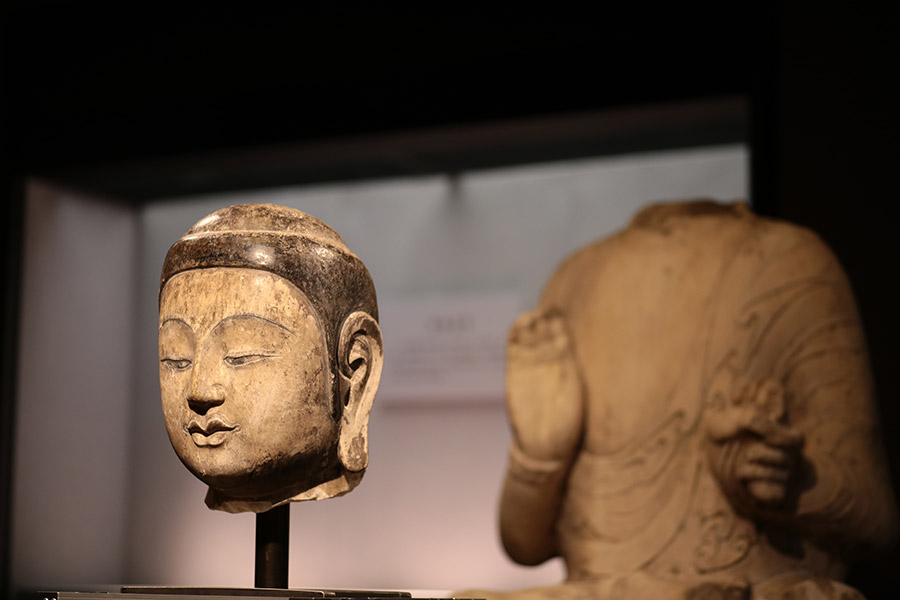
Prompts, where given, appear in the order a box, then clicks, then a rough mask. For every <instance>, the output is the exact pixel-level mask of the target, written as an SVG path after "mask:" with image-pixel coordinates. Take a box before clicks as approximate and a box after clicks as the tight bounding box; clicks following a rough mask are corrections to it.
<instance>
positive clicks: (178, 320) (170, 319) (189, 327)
mask: <svg viewBox="0 0 900 600" xmlns="http://www.w3.org/2000/svg"><path fill="white" fill-rule="evenodd" d="M166 323H181V324H182V325H184V326H185V327H187V328H188V329H190V330H191V331H193V330H194V328H193V327H191V326H190V325H188V324H187V322H186V321H184V320H183V319H179V318H178V317H169V318H168V319H166V320H165V321H163V322H162V323H160V324H159V327H160V329H162V326H163V325H165V324H166Z"/></svg>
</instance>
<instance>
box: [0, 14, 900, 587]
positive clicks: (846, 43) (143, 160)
mask: <svg viewBox="0 0 900 600" xmlns="http://www.w3.org/2000/svg"><path fill="white" fill-rule="evenodd" d="M120 4H125V3H120ZM338 4H339V3H321V4H317V3H292V4H286V5H285V6H266V7H261V6H257V5H251V6H249V7H246V6H240V7H226V6H216V5H209V6H208V7H204V8H200V7H196V6H192V7H190V8H188V7H185V6H179V7H177V8H175V7H165V6H160V5H156V4H154V5H148V6H146V7H141V8H135V7H133V6H121V5H120V6H118V7H116V6H110V7H103V8H102V9H101V8H96V7H94V8H92V7H88V6H84V5H83V4H82V3H70V4H62V3H60V4H57V3H48V2H29V3H27V4H26V3H24V2H20V3H16V2H13V3H7V4H6V6H5V8H4V9H3V10H4V12H5V14H4V17H5V18H4V20H3V24H4V31H3V40H4V44H5V48H4V51H3V55H2V60H3V94H2V98H3V123H2V128H3V129H2V144H3V146H2V150H3V157H2V165H0V169H2V179H3V183H4V192H5V194H6V198H5V199H4V200H5V202H4V208H3V210H4V212H3V244H4V247H3V250H4V251H3V260H4V270H3V279H4V282H3V283H4V287H3V315H2V317H3V320H2V327H3V330H2V334H3V337H2V343H3V346H2V353H3V356H2V359H3V361H2V369H3V371H2V403H0V409H2V421H0V424H2V429H0V442H2V448H0V490H2V492H3V493H2V494H0V573H2V578H0V589H7V588H8V581H9V573H8V564H9V561H8V551H9V546H8V539H9V525H10V524H9V493H10V492H9V487H10V486H9V484H10V481H11V479H10V464H11V463H10V461H11V449H12V447H13V438H14V431H13V428H12V425H11V424H12V423H13V422H14V410H15V404H14V401H13V399H14V398H15V355H16V353H15V348H16V327H17V322H18V320H17V312H18V289H19V281H20V278H21V272H20V259H21V233H22V218H23V189H24V188H23V182H24V180H25V178H26V177H28V176H38V177H43V178H45V179H49V180H51V181H55V182H58V183H60V184H63V185H68V186H72V187H76V188H81V189H85V190H88V191H91V192H94V193H100V194H105V195H109V196H111V197H114V198H118V199H121V201H123V202H140V201H142V200H144V199H147V198H152V197H156V196H161V195H167V194H184V193H190V192H206V191H217V190H224V189H234V188H239V187H254V186H262V185H285V184H291V183H303V182H312V181H325V180H333V179H346V178H359V177H373V176H374V177H377V176H389V175H399V174H411V173H423V172H446V171H454V170H458V169H471V168H479V167H484V166H497V165H503V164H514V163H517V162H527V161H531V160H549V159H557V158H569V157H577V156H585V155H590V154H600V153H610V152H628V151H633V150H641V149H645V150H646V149H659V148H668V147H677V146H680V145H682V146H683V145H698V144H704V143H718V142H728V141H740V140H745V141H748V142H749V143H750V144H751V152H752V154H751V186H752V190H751V195H752V202H753V205H754V207H755V209H756V210H757V212H760V213H763V214H767V215H771V216H776V217H779V218H785V219H788V220H791V221H794V222H797V223H801V224H804V225H807V226H809V227H811V228H813V229H814V230H816V231H818V232H819V233H820V234H821V235H822V236H823V237H824V238H825V240H826V241H827V242H828V243H829V244H830V245H831V246H832V248H833V249H834V250H835V252H836V254H837V255H838V257H839V258H840V260H841V261H842V263H843V264H844V266H845V268H846V270H847V271H848V274H849V275H850V278H851V281H852V283H853V286H854V289H855V291H856V294H857V299H858V301H859V305H860V309H861V312H862V316H863V320H864V323H865V325H866V329H867V334H868V337H869V342H870V346H871V351H872V365H873V369H874V373H875V378H876V384H877V387H878V393H879V404H880V407H881V411H882V418H883V421H884V424H885V442H886V445H887V447H888V453H889V457H890V459H891V468H892V474H893V479H894V481H895V488H896V487H897V483H896V482H900V477H898V474H900V413H898V409H897V407H896V399H897V398H898V391H900V390H898V377H897V374H896V365H897V364H898V359H900V351H898V342H897V340H898V339H900V317H898V310H897V307H898V306H900V295H898V289H900V286H898V285H897V283H896V278H897V274H898V272H900V269H898V268H897V266H896V259H897V257H898V255H900V252H898V250H900V243H898V237H897V236H896V235H895V230H896V228H897V227H896V225H895V223H896V221H895V220H894V214H895V213H896V212H897V211H896V208H895V207H896V205H897V203H898V201H900V198H898V194H897V191H896V190H897V186H896V183H895V177H896V175H895V173H896V171H897V169H896V166H895V165H896V160H897V158H898V152H897V144H898V141H900V135H898V133H900V127H898V121H900V120H898V115H897V107H898V106H900V95H898V92H897V91H896V90H895V89H894V87H895V86H894V81H895V80H896V79H897V73H898V71H900V69H898V64H897V63H898V57H900V48H898V42H897V38H898V25H900V20H898V15H897V12H898V10H897V9H896V8H890V9H887V8H882V9H880V10H874V9H870V8H867V7H863V6H859V5H856V4H852V5H851V4H849V3H847V4H846V5H838V4H836V3H834V4H828V5H825V6H823V5H822V4H821V3H818V4H813V3H800V2H793V3H790V4H789V5H784V6H777V7H773V6H771V5H768V4H764V3H750V2H741V3H731V4H730V5H728V6H721V5H720V6H712V5H710V6H697V5H692V6H684V5H675V6H672V5H669V6H666V7H664V8H661V7H659V6H652V5H648V4H640V3H633V4H629V5H627V6H626V5H624V3H604V4H602V5H600V6H597V7H594V8H592V9H591V10H590V11H583V12H576V11H572V10H571V9H569V8H564V7H562V6H559V7H557V6H555V4H554V3H545V4H546V5H545V6H542V7H540V9H538V7H529V6H528V5H521V4H512V3H511V4H510V5H509V6H504V7H498V6H492V5H491V6H486V5H478V6H476V5H472V6H471V7H467V5H464V4H459V3H454V4H449V3H448V4H447V5H444V6H431V5H428V8H423V7H424V6H425V4H424V3H421V4H422V6H420V7H418V8H408V9H404V8H400V7H399V6H398V5H392V6H374V5H365V6H363V5H359V6H356V5H353V4H349V5H347V4H344V5H341V6H339V5H338ZM483 4H484V3H483ZM721 4H725V3H721ZM736 97H743V98H746V100H747V102H746V106H747V107H748V109H749V111H748V112H747V113H746V115H747V116H748V117H749V118H748V119H746V120H745V119H740V118H736V117H735V114H736V113H735V112H734V111H732V110H729V109H727V107H728V106H733V102H732V104H728V101H727V100H726V102H725V104H724V106H726V109H725V110H724V112H722V114H719V113H717V112H716V111H717V110H720V109H721V106H723V104H722V103H721V102H719V100H721V99H723V98H724V99H734V98H736ZM695 101H699V102H700V104H694V105H693V106H700V107H701V108H700V109H699V110H701V112H702V111H703V108H702V107H703V106H708V107H709V110H708V111H707V112H706V113H705V114H701V115H699V116H698V115H696V114H695V115H694V117H695V118H694V120H693V121H692V120H691V118H690V114H689V113H690V111H688V113H678V115H676V116H675V117H672V116H671V115H670V117H669V118H668V120H667V119H666V118H662V119H655V120H654V118H653V115H654V114H656V115H657V116H658V114H659V113H658V111H657V113H654V112H653V111H654V110H657V109H658V107H659V106H665V105H666V104H667V103H674V105H679V103H684V102H695ZM703 102H709V104H708V105H704V104H703ZM716 107H719V108H718V109H717V108H716ZM643 109H646V111H647V113H646V114H647V115H648V117H647V120H646V123H649V124H652V127H651V126H650V125H646V126H644V127H643V128H642V127H641V124H640V122H641V119H640V118H639V115H640V114H643V113H641V112H640V111H641V110H643ZM622 111H626V113H627V111H632V112H631V113H628V114H632V115H638V117H637V118H636V122H637V123H636V124H635V122H634V121H635V119H634V118H633V119H632V123H631V125H630V126H629V127H628V128H626V130H627V131H628V132H630V134H629V135H625V134H622V135H618V136H616V135H612V136H611V135H606V136H605V137H604V138H603V140H599V141H598V139H595V138H592V137H591V136H587V135H579V133H578V123H580V122H581V121H579V120H578V119H579V118H583V115H585V114H589V115H595V116H596V115H601V116H602V115H603V114H607V113H608V114H610V115H621V114H625V113H623V112H622ZM695 112H696V111H695ZM720 112H721V111H720ZM686 114H687V116H685V115H686ZM679 115H680V116H679ZM717 115H718V116H717ZM738 116H740V115H738ZM567 118H568V119H569V120H568V121H566V119H567ZM529 119H530V120H532V121H533V122H535V123H537V125H535V126H533V127H531V128H530V129H529V128H525V129H522V128H521V127H519V128H518V129H517V127H516V126H511V127H508V128H505V129H504V128H500V129H497V123H521V122H528V121H529ZM542 119H543V120H542ZM548 119H549V120H548ZM601 120H602V119H601ZM613 120H615V119H613ZM560 123H562V124H563V125H565V124H566V123H568V129H566V128H565V127H557V125H559V124H560ZM736 123H737V124H736ZM573 124H574V125H573ZM492 128H493V129H492ZM563 130H565V131H566V132H567V133H565V134H564V135H563V134H560V133H559V132H560V131H563ZM433 131H439V132H443V133H442V135H439V136H436V137H435V136H431V137H429V136H428V135H424V137H423V134H422V132H433ZM448 132H449V134H448ZM453 132H463V133H460V134H459V135H456V136H454V135H453ZM479 132H482V133H479ZM485 132H487V133H485ZM498 132H499V133H498ZM510 132H512V133H510ZM516 132H518V133H516ZM523 132H524V133H523ZM322 148H326V149H327V151H322V150H321V149H322ZM898 571H900V560H898V554H897V552H896V551H894V553H893V554H890V555H888V556H887V557H886V558H883V559H879V560H874V561H866V562H863V563H860V565H858V566H856V567H854V569H853V571H852V573H851V582H852V583H854V584H855V585H857V586H858V587H859V588H860V589H861V590H863V591H864V592H865V593H866V594H867V596H868V597H869V598H889V597H890V598H893V597H895V596H896V593H897V590H898V589H900V574H898Z"/></svg>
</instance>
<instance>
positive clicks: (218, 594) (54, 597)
mask: <svg viewBox="0 0 900 600" xmlns="http://www.w3.org/2000/svg"><path fill="white" fill-rule="evenodd" d="M37 597H39V598H41V599H42V600H120V599H124V600H176V599H184V598H188V599H190V600H201V599H202V600H242V599H243V600H252V599H258V598H287V599H297V600H310V599H312V598H325V599H328V600H392V599H399V598H403V599H407V598H408V599H409V600H436V599H431V598H427V599H426V598H413V597H412V594H411V593H410V592H401V591H384V590H315V589H287V590H286V589H276V588H208V587H142V586H126V587H123V588H121V590H120V591H119V592H39V593H38V596H37Z"/></svg>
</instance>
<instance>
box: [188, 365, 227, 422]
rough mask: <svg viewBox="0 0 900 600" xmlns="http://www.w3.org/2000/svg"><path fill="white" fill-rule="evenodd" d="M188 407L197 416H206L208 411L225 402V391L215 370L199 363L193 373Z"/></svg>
mask: <svg viewBox="0 0 900 600" xmlns="http://www.w3.org/2000/svg"><path fill="white" fill-rule="evenodd" d="M187 402H188V406H189V407H190V409H191V410H192V411H194V412H195V413H197V414H200V415H205V414H206V413H207V411H208V410H209V409H211V408H213V407H215V406H219V405H220V404H222V403H223V402H225V389H224V388H223V387H222V384H221V383H219V382H218V380H217V377H216V373H215V369H210V368H209V365H203V364H202V363H199V364H197V365H195V367H194V369H193V371H192V372H191V389H190V391H189V393H188V398H187Z"/></svg>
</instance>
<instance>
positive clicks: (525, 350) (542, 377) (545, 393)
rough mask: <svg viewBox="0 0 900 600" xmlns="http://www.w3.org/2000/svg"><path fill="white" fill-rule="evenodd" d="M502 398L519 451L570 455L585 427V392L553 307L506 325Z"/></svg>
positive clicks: (555, 456)
mask: <svg viewBox="0 0 900 600" xmlns="http://www.w3.org/2000/svg"><path fill="white" fill-rule="evenodd" d="M506 402H507V410H508V411H509V417H510V421H511V422H512V429H513V436H514V437H515V441H516V443H517V444H518V446H519V449H520V450H522V452H524V453H525V454H526V455H528V456H530V457H531V458H535V459H539V460H562V461H567V460H569V459H571V458H572V456H574V454H575V451H576V450H577V448H578V444H579V443H580V441H581V435H582V430H583V428H584V394H583V392H582V385H581V380H580V378H579V374H578V369H577V367H576V364H575V356H574V354H573V350H572V345H571V342H570V340H569V335H568V333H567V331H566V324H565V320H564V318H563V316H562V314H560V313H559V312H558V311H553V310H550V311H532V312H526V313H523V314H522V315H520V316H519V317H518V318H517V319H516V321H515V323H514V324H513V326H512V328H511V329H510V332H509V337H508V341H507V365H506Z"/></svg>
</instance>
